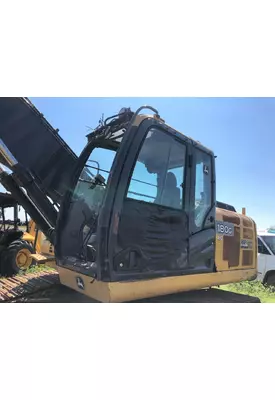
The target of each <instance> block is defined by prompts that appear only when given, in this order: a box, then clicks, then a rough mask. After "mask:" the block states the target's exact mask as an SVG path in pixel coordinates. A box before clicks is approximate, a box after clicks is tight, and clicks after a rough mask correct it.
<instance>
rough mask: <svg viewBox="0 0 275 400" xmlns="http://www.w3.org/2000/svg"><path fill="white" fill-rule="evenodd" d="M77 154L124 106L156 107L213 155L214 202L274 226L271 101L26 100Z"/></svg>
mask: <svg viewBox="0 0 275 400" xmlns="http://www.w3.org/2000/svg"><path fill="white" fill-rule="evenodd" d="M30 99H31V101H33V103H34V104H35V105H36V107H37V108H38V109H39V110H40V111H41V112H42V113H43V114H44V115H45V117H46V118H47V119H48V120H49V122H50V123H51V124H52V125H53V126H54V128H59V130H60V131H59V133H60V135H61V136H62V137H63V138H64V139H65V140H66V141H67V143H68V144H69V146H71V148H72V149H73V150H74V151H75V152H76V153H77V154H79V153H80V152H81V150H82V148H83V147H84V146H85V144H86V137H85V135H86V134H87V133H88V128H87V127H91V128H94V127H95V126H97V124H98V120H99V118H100V117H101V115H102V113H104V116H105V117H108V116H110V115H113V114H115V113H116V112H117V111H119V109H120V108H122V107H124V106H126V107H131V108H132V109H133V110H134V109H136V108H137V107H139V106H140V105H143V104H150V105H152V106H154V107H156V108H157V109H158V110H159V112H160V115H161V116H162V118H164V119H165V121H166V122H167V123H168V124H169V125H172V126H173V127H174V128H176V129H178V130H179V131H181V132H183V133H185V134H186V135H188V136H191V137H192V138H194V139H196V140H199V141H200V142H202V143H203V144H204V145H205V146H207V147H210V148H211V149H212V150H214V152H215V154H216V155H217V159H216V174H217V199H218V200H220V201H224V202H228V203H230V204H232V205H234V206H235V207H236V208H237V210H238V211H240V210H241V208H242V207H246V208H247V214H248V215H250V216H251V217H252V218H254V219H255V220H256V222H257V225H258V227H259V228H265V227H266V226H269V225H270V224H274V223H275V215H274V201H275V186H273V177H274V175H275V163H274V161H275V157H274V156H275V99H273V98H30Z"/></svg>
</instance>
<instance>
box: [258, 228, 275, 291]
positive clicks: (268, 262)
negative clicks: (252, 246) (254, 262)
mask: <svg viewBox="0 0 275 400" xmlns="http://www.w3.org/2000/svg"><path fill="white" fill-rule="evenodd" d="M257 280H258V281H260V282H262V283H265V284H267V285H274V286H275V231H274V230H268V229H267V230H262V231H258V276H257Z"/></svg>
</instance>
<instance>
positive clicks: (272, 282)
mask: <svg viewBox="0 0 275 400" xmlns="http://www.w3.org/2000/svg"><path fill="white" fill-rule="evenodd" d="M265 284H266V285H267V286H272V287H273V288H274V289H275V272H271V273H269V274H268V275H267V277H266V279H265Z"/></svg>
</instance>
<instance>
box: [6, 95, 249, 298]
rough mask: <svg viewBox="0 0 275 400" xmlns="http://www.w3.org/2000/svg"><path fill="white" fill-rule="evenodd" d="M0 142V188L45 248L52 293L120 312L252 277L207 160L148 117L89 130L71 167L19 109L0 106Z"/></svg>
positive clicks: (42, 127)
mask: <svg viewBox="0 0 275 400" xmlns="http://www.w3.org/2000/svg"><path fill="white" fill-rule="evenodd" d="M4 110H6V111H4ZM145 110H146V114H144V113H143V112H145ZM148 111H149V113H148ZM141 112H142V113H141ZM147 113H148V114H147ZM15 115H17V118H15ZM20 118H21V120H20ZM20 121H21V124H20V123H19V122H20ZM22 121H25V122H24V124H22ZM12 132H13V133H12ZM20 135H21V136H20ZM38 137H43V141H44V142H43V143H47V145H46V144H45V147H43V149H42V148H40V147H39V146H38V142H39V141H38V139H37V138H38ZM17 138H21V141H22V143H23V142H26V141H28V143H29V146H30V149H29V152H30V153H32V157H31V158H30V159H29V158H28V157H27V156H26V154H24V151H23V150H22V147H20V142H18V140H17ZM32 138H36V139H35V140H34V142H32V140H31V139H32ZM0 139H1V142H0V162H1V163H2V164H4V165H5V166H6V167H8V168H9V170H10V173H8V172H7V171H4V170H2V173H1V174H0V181H1V183H2V185H3V186H4V187H5V188H6V189H7V190H9V191H10V192H11V193H12V194H13V196H15V197H16V199H17V200H18V202H19V203H20V204H22V205H23V207H24V208H25V210H26V211H27V212H28V214H29V215H30V216H31V218H32V219H33V220H34V221H35V222H36V223H37V224H38V226H39V228H40V229H41V230H42V231H43V232H44V234H45V235H46V236H47V238H48V239H49V240H50V241H51V243H53V244H54V246H55V257H56V262H57V266H58V272H59V275H60V281H61V283H63V284H64V285H66V286H68V287H71V288H72V289H75V290H77V291H79V292H81V293H83V294H86V295H88V296H90V297H92V298H95V299H96V300H100V301H130V300H135V299H143V298H148V297H154V296H158V295H165V294H170V293H176V292H182V291H188V290H192V289H201V288H205V287H210V286H215V285H219V284H225V283H230V282H237V281H241V280H246V279H253V278H254V277H255V276H256V271H257V243H256V240H257V235H256V225H255V223H254V221H253V220H252V219H250V218H249V217H247V216H246V215H240V214H237V213H236V211H235V209H234V208H232V207H231V206H228V205H226V204H225V203H217V202H216V177H215V156H214V153H213V152H212V151H211V150H209V149H207V148H206V147H204V146H203V145H202V144H201V143H199V142H197V141H195V140H193V139H191V138H189V137H187V136H185V135H183V134H182V133H180V132H178V131H176V130H175V129H173V128H171V127H170V126H169V125H167V124H166V123H165V121H164V120H163V119H162V118H161V117H160V116H159V113H158V112H157V110H155V109H154V108H153V107H150V106H144V107H140V108H139V109H138V110H137V111H136V112H135V113H134V112H132V111H131V110H130V109H128V108H124V109H122V110H121V111H120V112H119V113H118V114H117V115H114V116H112V117H110V118H107V119H106V120H105V121H101V123H100V125H99V126H98V127H97V128H96V129H95V130H94V131H93V132H91V133H90V134H89V135H88V136H87V139H88V143H87V145H86V147H85V148H84V150H83V151H82V153H81V154H80V156H79V157H78V158H77V157H76V156H75V155H74V153H73V152H72V151H71V150H70V149H69V148H68V146H67V145H66V144H65V143H64V142H63V141H62V140H61V138H60V137H59V135H58V133H57V132H56V130H54V129H53V128H52V127H51V126H50V125H49V124H48V123H46V122H45V120H44V117H43V116H41V114H39V112H38V111H37V110H36V109H35V107H34V106H33V105H32V104H31V103H30V101H29V100H28V99H18V98H16V99H10V100H9V99H0ZM34 143H36V144H34ZM26 145H28V144H27V143H26ZM43 157H44V158H43ZM43 160H44V161H43ZM47 171H48V173H47Z"/></svg>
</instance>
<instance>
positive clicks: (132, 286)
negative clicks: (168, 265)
mask: <svg viewBox="0 0 275 400" xmlns="http://www.w3.org/2000/svg"><path fill="white" fill-rule="evenodd" d="M57 270H58V272H59V277H60V282H61V283H62V284H63V285H65V286H68V287H70V288H71V289H73V290H76V291H78V292H79V293H82V294H84V295H86V296H88V297H91V298H93V299H95V300H98V301H101V302H123V301H131V300H138V299H146V298H149V297H156V296H161V295H166V294H172V293H179V292H184V291H189V290H196V289H203V288H207V287H211V286H216V285H224V284H227V283H231V282H240V281H242V280H249V279H254V278H255V276H256V272H255V271H254V270H240V271H236V270H235V271H225V272H214V273H209V274H197V275H188V276H176V277H168V278H158V279H151V280H146V281H135V282H111V283H109V282H101V281H97V280H94V279H93V278H91V277H89V276H86V275H82V274H77V273H76V272H74V271H71V270H68V269H66V268H61V267H57ZM77 278H81V279H82V281H83V283H84V289H80V288H79V287H78V285H77Z"/></svg>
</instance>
